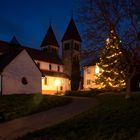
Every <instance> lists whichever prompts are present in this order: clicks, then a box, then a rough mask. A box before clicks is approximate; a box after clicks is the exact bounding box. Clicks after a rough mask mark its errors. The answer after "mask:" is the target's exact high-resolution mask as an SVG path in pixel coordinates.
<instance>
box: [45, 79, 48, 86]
mask: <svg viewBox="0 0 140 140" xmlns="http://www.w3.org/2000/svg"><path fill="white" fill-rule="evenodd" d="M47 83H48V81H47V77H44V85H47Z"/></svg>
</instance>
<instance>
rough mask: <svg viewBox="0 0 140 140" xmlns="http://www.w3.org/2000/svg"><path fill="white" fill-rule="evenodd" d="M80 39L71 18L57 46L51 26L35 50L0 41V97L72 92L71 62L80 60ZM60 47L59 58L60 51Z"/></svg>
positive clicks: (14, 39) (15, 40) (14, 42)
mask: <svg viewBox="0 0 140 140" xmlns="http://www.w3.org/2000/svg"><path fill="white" fill-rule="evenodd" d="M81 41H82V40H81V37H80V34H79V32H78V30H77V27H76V25H75V21H74V19H73V18H71V20H70V22H69V24H68V27H67V29H66V31H65V33H64V35H63V37H62V40H61V42H62V44H61V45H59V44H58V41H57V39H56V36H55V33H54V31H53V28H52V26H51V25H50V26H49V28H48V31H47V33H46V35H45V36H44V39H43V40H42V43H41V45H40V46H39V47H38V49H35V48H32V46H31V47H27V46H24V45H22V44H20V43H19V42H18V40H17V39H16V37H13V38H12V40H11V41H9V42H5V41H2V40H1V41H0V94H1V95H6V94H21V93H26V94H29V93H42V94H57V93H62V94H63V93H64V92H65V91H69V90H71V72H72V60H74V59H75V60H79V59H80V48H81ZM60 47H62V58H61V57H60V56H59V53H58V51H59V49H60Z"/></svg>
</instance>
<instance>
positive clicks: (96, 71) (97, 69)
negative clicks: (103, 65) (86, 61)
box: [95, 66, 100, 74]
mask: <svg viewBox="0 0 140 140" xmlns="http://www.w3.org/2000/svg"><path fill="white" fill-rule="evenodd" d="M99 72H100V68H99V67H98V66H96V68H95V73H96V74H98V73H99Z"/></svg>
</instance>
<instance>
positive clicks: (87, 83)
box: [83, 64, 100, 90]
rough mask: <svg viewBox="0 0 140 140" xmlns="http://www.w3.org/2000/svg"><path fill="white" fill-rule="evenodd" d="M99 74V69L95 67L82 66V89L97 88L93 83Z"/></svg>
mask: <svg viewBox="0 0 140 140" xmlns="http://www.w3.org/2000/svg"><path fill="white" fill-rule="evenodd" d="M99 72H100V68H99V67H98V66H97V65H96V64H95V65H88V66H84V86H83V87H84V89H85V90H88V89H92V88H93V89H94V88H99V85H97V84H96V83H95V80H96V78H97V75H98V74H99Z"/></svg>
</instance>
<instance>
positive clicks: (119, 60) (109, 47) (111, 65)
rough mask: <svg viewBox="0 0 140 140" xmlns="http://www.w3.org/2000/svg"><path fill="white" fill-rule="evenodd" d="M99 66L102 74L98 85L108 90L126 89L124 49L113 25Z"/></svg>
mask: <svg viewBox="0 0 140 140" xmlns="http://www.w3.org/2000/svg"><path fill="white" fill-rule="evenodd" d="M97 65H98V66H99V68H100V73H99V74H98V75H97V79H96V81H95V82H96V84H98V85H99V88H102V89H103V88H104V89H106V90H121V89H123V88H125V80H124V76H125V75H124V72H123V48H122V45H121V41H120V39H119V37H118V35H117V33H116V31H115V28H114V26H113V25H111V26H110V31H109V36H108V38H107V39H106V43H105V47H104V48H103V49H102V51H101V54H100V60H99V63H97Z"/></svg>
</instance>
